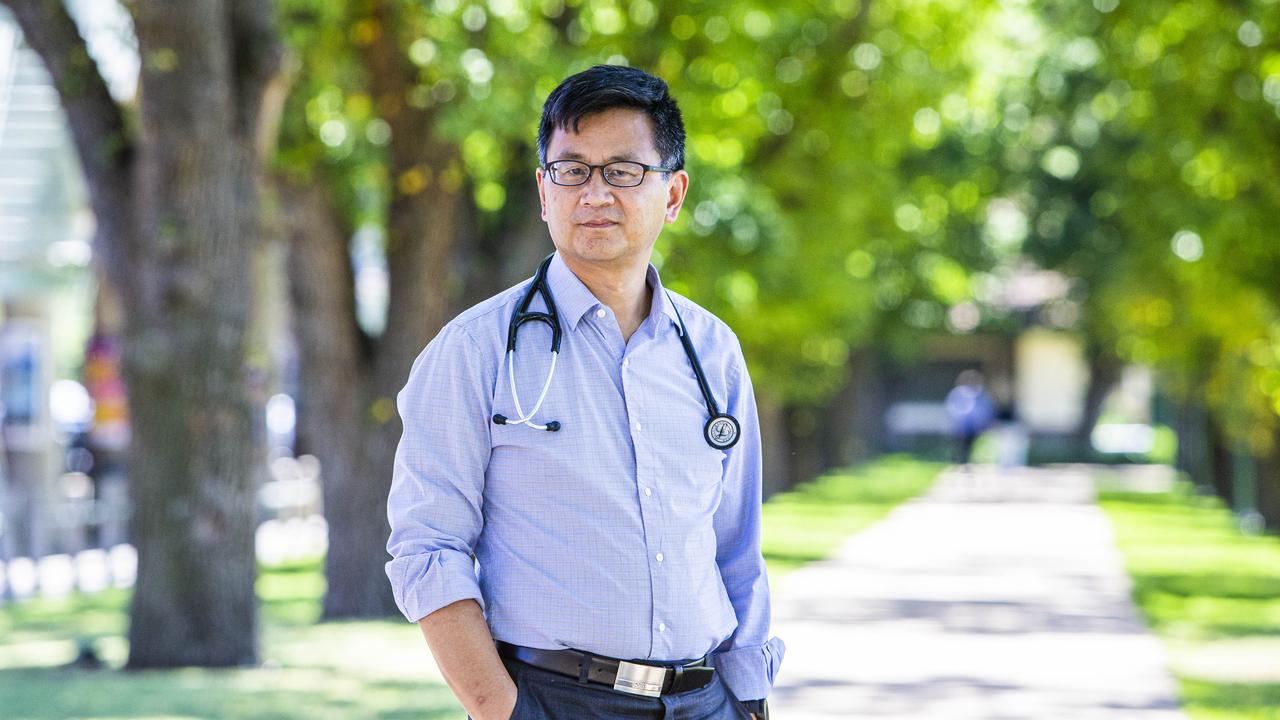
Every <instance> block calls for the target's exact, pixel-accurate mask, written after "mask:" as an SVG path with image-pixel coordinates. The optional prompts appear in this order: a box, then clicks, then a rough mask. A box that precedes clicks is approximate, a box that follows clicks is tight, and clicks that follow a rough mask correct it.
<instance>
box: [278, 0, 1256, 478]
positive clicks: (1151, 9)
mask: <svg viewBox="0 0 1280 720" xmlns="http://www.w3.org/2000/svg"><path fill="white" fill-rule="evenodd" d="M391 5H392V6H393V7H394V8H395V10H396V12H397V13H398V16H397V19H398V21H397V23H396V24H395V26H394V27H387V28H384V27H382V24H381V23H380V21H379V20H378V19H377V18H376V17H375V16H374V15H373V14H372V13H373V9H374V8H375V6H376V3H374V2H372V0H343V1H341V2H320V1H319V0H285V1H284V2H282V3H281V11H280V12H281V17H282V20H283V26H284V27H285V29H286V34H287V37H288V39H289V42H290V45H291V46H292V47H293V48H294V52H295V55H296V57H297V61H298V72H297V76H296V91H295V92H294V93H293V95H292V97H291V98H290V100H289V104H288V108H287V112H286V117H285V122H284V130H283V133H282V142H281V151H280V164H281V166H282V168H284V169H285V170H287V171H289V172H292V173H294V174H300V175H308V174H310V175H312V176H314V177H317V178H320V179H322V180H323V181H325V182H328V183H329V184H331V185H332V186H333V187H334V188H335V189H336V190H337V191H338V195H339V196H340V197H341V198H342V201H343V205H344V208H345V209H346V213H347V215H348V220H349V222H350V224H351V227H352V228H359V227H366V228H369V227H372V228H375V229H376V228H378V227H380V226H381V224H382V223H383V222H384V220H385V214H386V208H387V206H388V203H389V202H391V200H392V199H393V198H394V197H395V195H396V193H408V192H431V191H432V188H433V187H435V186H436V185H437V184H445V185H450V184H456V185H459V186H465V188H466V189H467V191H468V196H469V197H470V199H471V202H472V204H473V205H474V210H475V213H474V217H476V218H477V220H476V222H477V224H478V227H479V232H480V233H481V234H482V236H483V234H484V233H490V234H492V233H496V232H499V231H500V229H501V228H504V227H510V226H512V225H513V224H514V223H513V216H514V215H515V214H518V213H525V212H528V210H527V204H526V203H513V202H511V199H512V197H513V195H514V194H516V193H528V192H529V188H530V186H531V183H532V177H531V176H532V169H533V167H534V165H535V163H536V158H535V156H534V151H533V139H534V136H535V130H536V123H537V119H538V114H539V112H540V107H541V102H542V100H543V99H544V98H545V96H546V94H547V93H548V92H549V91H550V90H551V89H552V88H553V87H554V86H555V84H556V83H557V82H558V81H559V80H560V79H561V78H563V77H565V76H566V75H568V74H570V73H572V72H575V71H578V70H581V69H583V68H586V67H588V66H590V65H592V64H594V63H602V62H612V63H627V64H631V65H635V66H637V67H640V68H643V69H646V70H649V71H651V72H655V73H657V74H659V75H661V76H663V77H665V78H666V79H667V80H668V81H669V82H670V83H671V85H672V88H673V91H674V92H675V94H676V96H677V97H678V98H679V100H680V102H681V104H682V107H683V109H684V112H685V117H686V124H687V126H688V129H689V146H688V169H689V172H690V174H691V176H692V179H693V182H692V186H691V190H690V195H689V198H688V201H687V203H686V207H685V211H684V212H683V213H682V216H681V219H680V221H679V222H677V223H676V224H675V225H674V226H672V227H671V228H669V229H668V230H667V231H666V232H665V233H664V234H663V236H662V237H661V238H660V239H659V242H658V246H657V253H656V257H655V259H656V262H657V263H658V264H659V266H660V267H661V269H662V270H663V273H664V279H665V280H666V281H667V282H668V283H669V284H670V285H671V286H672V287H673V288H675V289H677V290H679V291H682V292H685V293H687V294H689V295H690V296H692V297H693V298H694V299H696V300H697V301H699V302H701V303H704V304H706V305H707V306H709V307H710V308H711V309H712V310H714V311H715V312H717V313H718V314H720V315H721V316H722V317H723V318H725V319H726V320H727V321H728V322H729V323H730V324H731V325H732V326H733V327H734V328H735V329H736V330H737V331H738V333H739V335H740V336H741V338H742V340H743V343H744V345H745V346H746V349H747V356H748V358H749V359H750V361H751V363H752V365H753V371H754V373H755V374H756V375H757V385H758V386H759V387H760V388H761V389H762V392H763V393H764V394H766V395H769V396H770V399H771V400H775V401H778V402H785V403H793V404H795V403H800V404H806V403H808V404H816V403H820V402H822V401H823V400H825V399H826V398H827V397H829V396H830V394H831V393H832V392H833V391H834V390H835V389H836V388H838V387H839V385H840V384H841V383H842V382H843V381H844V378H845V365H846V361H847V359H848V357H849V356H850V354H851V353H852V352H854V351H856V350H858V349H860V348H863V347H869V346H870V347H875V348H877V349H878V350H880V351H882V352H886V353H889V354H892V355H896V356H898V357H899V358H904V359H905V358H910V357H913V356H915V355H918V354H919V353H920V352H922V343H921V339H922V338H923V337H925V336H927V335H928V334H930V333H937V332H944V333H945V332H965V331H968V330H972V329H978V330H994V331H1012V330H1016V329H1017V328H1018V327H1020V323H1021V322H1022V321H1023V320H1022V318H1021V317H1020V316H1019V315H1018V313H1017V312H1016V311H1014V310H1012V309H1011V308H1010V307H1009V306H1008V303H1007V302H1004V301H1002V299H1001V297H1000V291H999V290H998V288H999V286H1000V284H1001V282H1003V280H1002V278H1007V276H1008V275H1009V274H1011V273H1012V271H1013V270H1014V269H1016V268H1018V267H1020V266H1022V265H1023V263H1025V262H1034V263H1036V264H1038V265H1040V266H1042V267H1048V268H1054V269H1058V270H1061V271H1062V272H1063V273H1065V274H1066V275H1067V276H1068V277H1071V278H1074V279H1075V283H1074V285H1073V288H1074V289H1073V290H1072V292H1071V293H1070V295H1069V297H1068V298H1066V299H1065V300H1063V301H1060V303H1059V304H1060V305H1061V307H1057V308H1050V309H1049V310H1050V312H1049V313H1047V314H1045V315H1044V316H1042V317H1041V318H1040V319H1041V320H1042V321H1048V322H1049V323H1050V324H1058V325H1061V326H1064V327H1074V328H1076V329H1078V330H1082V331H1083V332H1084V333H1085V335H1086V337H1087V338H1088V339H1089V342H1090V343H1091V344H1092V345H1094V346H1095V347H1098V348H1101V349H1102V350H1103V352H1106V353H1109V354H1112V355H1115V356H1117V357H1119V358H1121V359H1123V360H1126V361H1133V362H1140V363H1149V364H1153V365H1155V366H1156V367H1158V368H1159V369H1160V370H1161V372H1162V378H1163V383H1164V385H1165V386H1166V387H1167V388H1168V389H1170V390H1172V391H1174V392H1175V393H1177V394H1180V395H1181V396H1183V397H1186V398H1189V399H1191V400H1193V401H1195V402H1201V401H1203V402H1204V403H1206V404H1208V406H1209V407H1210V408H1211V409H1212V410H1213V412H1214V414H1215V417H1216V418H1218V419H1220V420H1221V421H1222V424H1223V425H1224V426H1226V427H1227V428H1228V429H1229V430H1231V431H1232V432H1233V434H1234V435H1236V436H1237V437H1238V438H1239V439H1241V440H1243V441H1245V442H1247V443H1250V444H1252V446H1253V447H1254V449H1255V450H1257V451H1258V452H1260V453H1261V452H1263V451H1265V450H1266V449H1267V447H1268V445H1269V443H1270V442H1271V440H1272V438H1273V436H1274V435H1275V432H1276V429H1277V427H1278V426H1280V282H1277V281H1276V278H1277V277H1280V242H1277V241H1276V239H1275V237H1274V232H1273V229H1272V224H1273V222H1274V218H1275V217H1277V215H1278V213H1280V161H1277V158H1280V121H1278V120H1277V115H1278V114H1280V44H1278V43H1280V4H1278V3H1277V2H1276V0H1246V1H1245V2H1225V0H1213V1H1211V2H1206V3H1187V2H1182V1H1179V0H1154V1H1153V2H1148V3H1117V2H1115V0H1095V1H1094V2H1092V3H1086V2H1073V1H1069V0H1041V1H1039V2H1001V3H997V2H991V1H989V0H976V1H974V2H958V1H956V0H897V1H896V2H855V1H853V0H829V1H827V2H818V3H814V2H808V1H804V2H797V1H793V0H783V1H782V2H771V3H763V2H745V3H733V4H729V5H725V4H720V3H705V2H699V3H686V4H671V3H655V2H651V0H630V1H623V2H620V1H618V0H573V1H564V0H536V1H535V0H508V1H506V2H501V3H484V4H482V3H476V2H466V1H464V0H433V1H432V2H423V1H419V0H398V2H393V3H391ZM383 33H394V36H395V41H396V43H395V46H396V47H397V48H398V52H399V53H400V54H401V55H402V56H403V57H404V58H407V61H408V62H407V64H406V66H407V67H408V68H410V70H411V72H412V78H411V80H412V83H411V85H412V87H411V88H410V89H409V90H408V92H407V94H406V97H405V98H403V101H404V102H405V103H407V104H408V105H409V106H412V107H416V108H418V109H421V110H423V111H424V112H426V113H428V114H429V122H430V126H431V127H430V131H431V137H432V138H433V142H439V143H443V144H445V145H447V146H450V147H454V148H456V149H457V150H458V157H459V161H458V163H457V164H456V166H451V167H450V168H449V169H448V170H446V171H443V172H441V173H439V174H438V176H433V175H431V174H430V173H426V172H423V171H421V169H415V168H411V169H409V170H404V171H402V172H401V173H400V175H399V176H397V177H391V176H390V171H389V170H388V168H387V146H388V143H389V142H391V141H392V139H391V138H390V136H389V127H390V125H389V124H388V122H387V120H386V117H385V115H386V113H387V111H388V109H389V108H390V107H391V106H389V105H388V104H387V103H388V102H389V101H388V100H386V99H385V98H381V99H380V98H374V97H371V95H370V86H371V82H370V80H371V78H370V77H369V71H368V69H367V67H366V63H365V62H364V58H365V55H366V54H367V52H368V48H369V46H370V44H371V43H372V42H373V40H375V39H377V38H379V37H382V36H383ZM392 105H394V103H392ZM490 246H491V245H490ZM961 311H962V312H961ZM1057 311H1061V312H1057ZM957 312H961V315H962V316H967V317H970V320H969V321H968V323H967V324H966V323H963V322H962V323H959V324H957V323H955V322H953V318H954V317H955V313H957ZM975 323H976V324H975ZM957 328H958V329H957Z"/></svg>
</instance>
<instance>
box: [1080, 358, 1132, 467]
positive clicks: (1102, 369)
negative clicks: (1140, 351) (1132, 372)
mask: <svg viewBox="0 0 1280 720" xmlns="http://www.w3.org/2000/svg"><path fill="white" fill-rule="evenodd" d="M1088 353H1089V357H1088V361H1089V387H1088V389H1087V390H1086V392H1085V397H1084V413H1083V416H1082V417H1081V419H1080V426H1079V427H1077V428H1076V432H1075V442H1076V446H1077V447H1078V448H1080V449H1082V450H1089V449H1090V448H1092V447H1093V445H1092V442H1093V440H1092V435H1093V426H1094V425H1097V424H1098V418H1099V417H1100V416H1101V415H1102V403H1103V401H1105V400H1106V399H1107V394H1108V393H1109V392H1111V388H1113V387H1115V384H1116V383H1117V382H1119V381H1120V372H1121V371H1122V370H1123V369H1124V364H1123V363H1121V362H1120V360H1119V359H1118V358H1116V357H1115V356H1114V355H1112V354H1111V353H1110V352H1108V351H1107V350H1105V349H1103V348H1099V347H1097V346H1095V345H1092V344H1091V345H1090V346H1089V348H1088Z"/></svg>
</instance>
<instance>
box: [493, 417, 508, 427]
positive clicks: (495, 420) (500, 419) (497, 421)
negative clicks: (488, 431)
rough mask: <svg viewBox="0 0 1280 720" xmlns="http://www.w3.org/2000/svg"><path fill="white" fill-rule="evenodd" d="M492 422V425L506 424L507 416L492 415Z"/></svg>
mask: <svg viewBox="0 0 1280 720" xmlns="http://www.w3.org/2000/svg"><path fill="white" fill-rule="evenodd" d="M493 424H494V425H506V424H507V416H506V415H494V416H493Z"/></svg>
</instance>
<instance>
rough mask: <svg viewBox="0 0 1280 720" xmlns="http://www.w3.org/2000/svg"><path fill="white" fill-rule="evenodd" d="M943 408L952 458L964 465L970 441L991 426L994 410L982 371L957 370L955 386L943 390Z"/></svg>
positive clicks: (973, 440)
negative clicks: (945, 411)
mask: <svg viewBox="0 0 1280 720" xmlns="http://www.w3.org/2000/svg"><path fill="white" fill-rule="evenodd" d="M946 407H947V417H948V418H949V419H950V420H951V436H952V438H954V441H955V461H956V462H957V463H960V464H961V465H965V466H967V465H968V464H969V462H970V461H971V460H972V457H973V444H974V442H975V441H976V440H977V439H978V436H979V435H981V434H982V432H983V431H984V430H986V429H987V428H988V427H990V426H991V422H992V421H993V420H994V419H995V413H996V407H995V402H994V401H993V400H992V399H991V395H990V394H988V393H987V391H986V388H985V387H984V380H983V377H982V373H980V372H978V371H977V370H972V369H971V370H965V371H964V372H962V373H960V376H959V377H957V378H956V385H955V387H953V388H951V391H950V392H948V393H947V400H946Z"/></svg>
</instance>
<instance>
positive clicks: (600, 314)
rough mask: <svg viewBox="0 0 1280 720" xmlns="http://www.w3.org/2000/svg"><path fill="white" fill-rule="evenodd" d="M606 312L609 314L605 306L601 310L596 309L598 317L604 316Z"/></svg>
mask: <svg viewBox="0 0 1280 720" xmlns="http://www.w3.org/2000/svg"><path fill="white" fill-rule="evenodd" d="M606 314H607V313H605V311H604V308H600V309H599V310H597V311H596V317H598V318H602V317H604V316H605V315H606Z"/></svg>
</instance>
